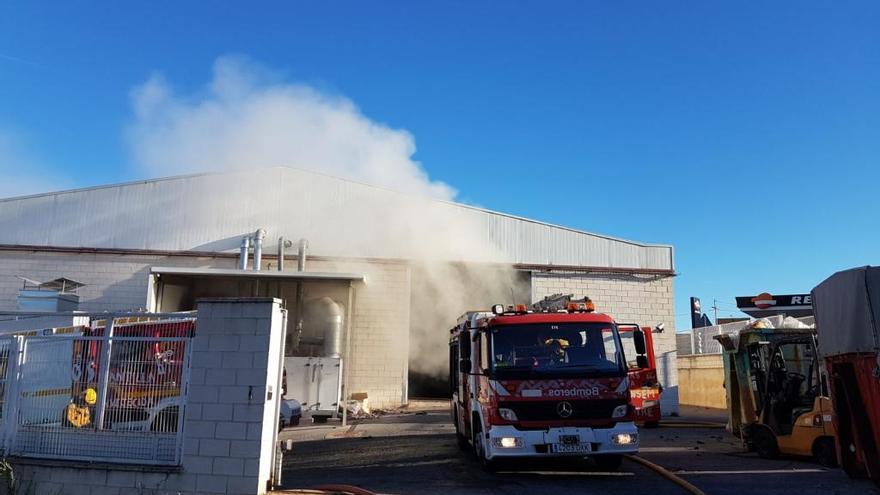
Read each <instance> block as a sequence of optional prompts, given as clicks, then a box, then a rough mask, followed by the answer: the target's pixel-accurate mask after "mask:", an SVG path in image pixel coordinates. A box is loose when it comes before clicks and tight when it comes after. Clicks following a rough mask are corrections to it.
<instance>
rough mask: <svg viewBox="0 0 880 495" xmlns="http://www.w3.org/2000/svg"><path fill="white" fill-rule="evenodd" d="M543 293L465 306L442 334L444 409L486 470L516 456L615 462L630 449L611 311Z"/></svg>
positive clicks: (632, 431)
mask: <svg viewBox="0 0 880 495" xmlns="http://www.w3.org/2000/svg"><path fill="white" fill-rule="evenodd" d="M570 297H571V296H561V295H557V296H551V297H549V298H547V299H545V300H544V301H541V302H539V303H537V304H536V305H534V306H533V307H532V310H531V311H528V310H527V308H526V307H525V305H519V306H515V307H508V308H506V309H505V308H504V307H503V306H501V305H496V306H495V307H493V309H492V311H491V312H483V311H476V312H468V313H465V314H464V315H462V316H461V317H460V318H459V320H458V324H457V325H456V326H455V328H453V329H452V330H451V339H450V342H449V357H450V359H449V361H450V386H451V388H452V416H453V421H454V423H455V430H456V435H457V437H458V441H459V444H460V445H461V446H462V448H467V449H471V448H472V449H473V450H474V452H475V453H476V455H477V457H478V459H480V461H481V463H482V464H483V465H484V467H486V468H487V469H491V468H492V467H493V466H494V464H495V463H496V462H497V461H498V460H501V459H505V458H515V457H550V456H577V457H582V458H583V457H591V458H592V459H593V460H594V461H595V462H596V463H597V464H598V465H599V467H600V468H603V469H608V470H614V469H617V468H618V467H619V466H620V464H621V460H622V455H623V454H630V453H634V452H637V451H638V446H639V437H638V430H637V429H636V425H635V423H634V421H633V420H634V414H633V407H632V405H631V404H630V391H629V379H628V378H627V365H626V360H625V358H624V354H623V351H622V344H621V339H620V334H619V331H618V328H617V325H616V324H615V322H614V320H613V319H612V318H611V317H610V316H608V315H605V314H600V313H595V312H594V306H593V303H592V301H590V300H589V299H588V298H584V300H580V301H571V299H570Z"/></svg>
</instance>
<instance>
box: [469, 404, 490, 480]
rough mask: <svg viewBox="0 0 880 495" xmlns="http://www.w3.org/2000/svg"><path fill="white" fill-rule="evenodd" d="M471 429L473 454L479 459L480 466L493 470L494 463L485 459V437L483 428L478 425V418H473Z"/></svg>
mask: <svg viewBox="0 0 880 495" xmlns="http://www.w3.org/2000/svg"><path fill="white" fill-rule="evenodd" d="M472 429H473V431H474V436H473V443H474V454H475V455H476V456H477V460H478V461H480V466H482V467H483V469H485V470H486V471H488V472H490V473H492V472H494V471H495V466H496V463H495V462H494V461H490V460H489V459H486V445H485V443H486V441H485V440H486V439H485V437H484V435H483V428H482V427H481V426H480V422H479V418H474V420H473V424H472Z"/></svg>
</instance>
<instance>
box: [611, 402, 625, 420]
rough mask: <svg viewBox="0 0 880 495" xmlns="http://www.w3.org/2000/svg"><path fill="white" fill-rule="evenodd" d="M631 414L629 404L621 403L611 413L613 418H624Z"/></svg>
mask: <svg viewBox="0 0 880 495" xmlns="http://www.w3.org/2000/svg"><path fill="white" fill-rule="evenodd" d="M627 414H629V404H621V405H619V406H617V407H615V408H614V411H613V412H612V413H611V417H612V418H622V417H624V416H626V415H627Z"/></svg>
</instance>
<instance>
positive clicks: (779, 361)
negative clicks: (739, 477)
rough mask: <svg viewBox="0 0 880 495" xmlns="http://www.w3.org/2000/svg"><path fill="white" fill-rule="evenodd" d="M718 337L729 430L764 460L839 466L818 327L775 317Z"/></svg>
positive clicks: (789, 318)
mask: <svg viewBox="0 0 880 495" xmlns="http://www.w3.org/2000/svg"><path fill="white" fill-rule="evenodd" d="M714 338H715V339H716V340H718V342H719V343H721V347H722V349H723V353H722V355H723V359H724V373H725V379H724V385H725V388H726V389H727V407H728V414H729V424H728V427H729V429H730V431H731V432H732V433H735V434H738V435H739V436H740V438H742V440H743V443H744V444H745V445H746V446H747V447H748V448H749V449H750V450H754V451H757V453H758V455H759V456H761V457H763V458H768V459H773V458H776V457H778V456H779V455H780V454H786V455H796V456H808V457H813V458H814V459H815V460H816V461H817V462H819V463H820V464H822V465H823V466H836V465H837V453H836V450H835V444H834V438H835V435H836V433H835V431H834V424H833V421H832V408H831V400H830V399H829V397H828V384H827V378H826V377H825V375H824V373H823V372H822V369H821V366H820V363H821V362H820V360H819V357H818V353H817V352H816V330H815V328H814V327H809V326H807V325H804V324H803V323H801V322H800V321H798V320H796V319H794V318H791V317H787V318H783V317H782V316H775V317H771V318H762V319H760V320H755V321H753V322H751V323H750V324H748V325H747V326H746V327H745V328H743V329H742V330H740V331H738V332H734V333H726V334H721V335H717V336H715V337H714Z"/></svg>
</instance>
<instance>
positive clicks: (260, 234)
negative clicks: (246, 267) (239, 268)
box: [254, 229, 266, 272]
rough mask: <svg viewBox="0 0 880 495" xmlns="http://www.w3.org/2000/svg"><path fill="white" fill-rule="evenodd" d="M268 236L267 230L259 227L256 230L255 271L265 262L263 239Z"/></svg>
mask: <svg viewBox="0 0 880 495" xmlns="http://www.w3.org/2000/svg"><path fill="white" fill-rule="evenodd" d="M265 237H266V231H265V230H263V229H257V231H256V232H254V271H255V272H256V271H260V268H261V263H262V262H263V239H264V238H265Z"/></svg>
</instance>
